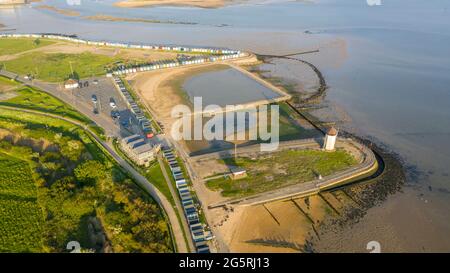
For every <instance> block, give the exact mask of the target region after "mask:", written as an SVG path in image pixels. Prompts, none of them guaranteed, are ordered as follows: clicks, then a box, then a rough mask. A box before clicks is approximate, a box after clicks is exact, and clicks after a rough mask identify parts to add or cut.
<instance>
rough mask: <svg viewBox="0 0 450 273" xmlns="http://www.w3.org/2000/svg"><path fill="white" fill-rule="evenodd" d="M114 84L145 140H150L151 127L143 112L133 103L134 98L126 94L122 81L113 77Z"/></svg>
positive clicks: (151, 135)
mask: <svg viewBox="0 0 450 273" xmlns="http://www.w3.org/2000/svg"><path fill="white" fill-rule="evenodd" d="M114 83H115V85H116V87H117V88H118V89H119V91H120V92H119V93H120V94H121V96H122V97H123V99H124V100H125V101H126V103H127V105H128V107H129V108H130V110H131V112H132V113H133V115H134V117H135V118H136V120H137V121H138V123H139V126H141V129H142V131H143V132H144V135H145V136H146V137H147V138H152V137H153V136H154V133H153V128H152V125H151V120H149V119H148V118H147V117H146V116H145V114H144V112H143V111H142V110H141V108H140V107H139V105H138V104H137V103H136V102H135V101H134V98H133V97H132V96H131V94H130V92H128V90H127V88H126V87H125V84H124V83H123V82H122V80H121V79H120V78H119V77H114Z"/></svg>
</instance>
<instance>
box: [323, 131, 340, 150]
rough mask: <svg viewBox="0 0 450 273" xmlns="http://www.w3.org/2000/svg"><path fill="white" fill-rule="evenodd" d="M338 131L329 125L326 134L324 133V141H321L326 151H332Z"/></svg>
mask: <svg viewBox="0 0 450 273" xmlns="http://www.w3.org/2000/svg"><path fill="white" fill-rule="evenodd" d="M337 134H338V131H337V130H336V129H335V128H334V127H331V128H330V129H329V130H328V132H327V134H326V135H325V141H324V142H323V148H324V149H325V150H327V151H333V150H334V145H335V144H336V138H337Z"/></svg>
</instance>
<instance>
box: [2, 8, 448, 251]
mask: <svg viewBox="0 0 450 273" xmlns="http://www.w3.org/2000/svg"><path fill="white" fill-rule="evenodd" d="M44 2H45V3H50V4H51V3H57V4H58V6H59V7H62V8H64V7H69V6H67V5H66V4H65V2H64V1H56V0H52V1H44ZM111 2H113V1H103V2H99V1H83V0H82V1H81V3H82V5H81V6H71V7H70V8H73V9H76V10H78V11H80V12H81V13H82V15H83V16H85V15H94V14H100V13H102V14H110V15H113V16H120V17H138V18H148V19H158V20H174V21H187V22H194V23H197V24H198V25H176V24H145V23H126V22H97V21H85V20H80V18H77V17H74V18H70V17H65V16H63V15H58V14H55V13H52V12H50V11H41V10H35V9H32V8H29V7H23V8H17V9H12V10H0V23H3V24H6V25H7V27H8V28H14V29H17V31H18V32H62V33H67V34H74V33H75V34H78V35H80V36H81V37H86V38H96V39H108V40H123V41H133V42H137V41H142V42H154V43H177V44H186V45H206V46H227V47H233V48H240V49H244V50H252V51H255V52H257V53H266V54H285V53H294V52H300V51H304V50H310V49H316V48H319V49H320V53H319V54H309V55H299V56H297V57H300V58H304V59H305V60H308V61H311V62H312V63H314V64H315V65H317V66H318V67H319V68H320V70H321V71H322V72H323V73H324V75H325V77H326V80H327V83H328V85H329V86H330V88H329V89H328V95H327V96H326V101H325V104H326V105H327V106H329V108H328V109H340V110H341V111H342V112H344V113H345V116H348V119H347V118H346V119H345V120H343V119H342V120H337V121H338V125H339V126H340V127H342V128H347V129H349V130H351V131H354V132H356V133H358V134H360V135H366V136H370V137H372V138H374V139H375V140H377V141H378V142H380V143H382V144H384V145H386V146H387V147H388V148H389V149H391V150H393V151H395V152H396V153H398V154H399V155H400V156H401V157H402V158H403V160H404V161H405V164H406V165H407V166H412V167H409V168H408V174H409V177H410V179H409V180H408V183H407V185H406V187H404V189H403V192H399V193H396V194H394V195H391V196H390V197H388V200H387V201H386V202H384V203H382V204H381V205H379V206H377V207H374V208H372V209H369V211H368V213H367V215H366V216H365V217H364V218H363V219H362V220H361V221H360V223H358V224H356V225H355V226H353V227H351V228H348V229H344V230H341V231H339V233H337V234H334V235H333V236H334V237H335V238H337V239H339V238H341V239H342V240H338V241H339V244H330V245H329V246H327V247H323V249H326V250H329V251H339V250H351V251H366V249H365V242H367V240H378V241H380V242H381V243H382V249H384V250H387V251H388V250H391V251H449V250H450V237H449V236H448V234H449V233H450V221H449V219H450V209H448V208H449V207H450V177H449V172H450V171H449V170H448V166H449V165H450V146H449V145H447V142H448V138H449V136H450V91H449V86H450V77H449V72H450V58H449V56H450V47H449V46H448V45H449V44H450V19H448V18H450V17H449V15H450V14H449V13H450V2H449V1H446V0H431V1H419V0H411V1H403V0H390V1H388V0H382V1H381V2H382V5H381V6H374V7H371V6H368V5H367V4H366V1H364V0H340V1H338V0H325V1H318V3H299V2H284V1H275V3H271V4H268V5H254V4H251V5H239V6H230V7H226V8H221V9H215V10H214V9H196V8H167V7H158V8H143V9H118V8H115V7H112V6H111ZM219 26H220V27H219ZM306 30H310V31H312V33H314V34H305V31H306ZM274 65H275V66H281V65H282V66H283V68H280V69H277V73H278V74H277V75H278V76H279V75H280V74H281V75H282V74H285V76H286V78H288V79H289V80H291V81H292V80H293V79H294V80H295V78H296V77H295V74H296V73H302V69H299V68H298V67H297V64H295V62H277V61H275V62H274ZM298 78H300V79H302V77H298ZM307 84H308V88H311V85H314V81H313V80H311V81H307ZM330 116H331V117H335V115H330ZM339 117H340V116H339ZM417 171H418V174H417ZM353 235H354V236H353ZM323 244H325V245H326V242H324V243H323ZM319 250H320V249H319Z"/></svg>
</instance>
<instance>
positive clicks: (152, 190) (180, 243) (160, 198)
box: [0, 106, 188, 253]
mask: <svg viewBox="0 0 450 273" xmlns="http://www.w3.org/2000/svg"><path fill="white" fill-rule="evenodd" d="M0 108H4V109H13V110H16V111H22V112H27V113H34V114H38V115H44V116H48V117H52V118H57V119H60V120H64V121H67V122H70V123H72V124H74V125H77V126H79V127H81V128H83V129H84V130H85V131H86V132H88V133H89V134H90V135H92V137H94V139H95V140H96V141H97V142H98V143H99V144H100V145H102V146H103V148H105V149H106V150H107V151H108V153H109V154H110V155H111V156H112V157H113V158H114V160H116V161H117V163H118V164H119V165H120V166H121V167H122V168H124V169H125V170H126V171H127V172H128V173H129V174H130V175H131V176H132V177H133V178H134V180H135V181H136V183H138V184H139V186H141V187H142V188H143V189H144V190H145V191H146V192H147V193H148V194H150V195H151V196H152V198H153V199H154V200H155V201H156V202H157V203H158V204H159V205H160V207H162V208H163V210H164V212H165V213H166V215H167V217H168V219H169V221H170V225H171V227H172V233H173V236H174V237H175V242H176V244H177V249H178V252H181V253H187V252H188V248H187V246H186V242H185V240H184V236H183V231H182V228H181V225H180V222H179V221H178V218H177V215H176V213H175V210H174V208H173V207H172V205H171V204H170V202H169V200H168V199H167V198H166V197H165V196H164V195H163V194H162V193H161V192H160V191H159V190H158V189H157V188H156V187H155V186H153V185H152V184H151V183H150V182H149V181H148V180H147V179H146V178H145V177H144V176H142V175H141V174H140V173H139V172H137V171H136V170H135V169H134V168H133V167H132V166H131V165H130V164H129V163H128V162H126V161H125V160H124V159H123V158H122V157H120V156H119V155H118V154H117V153H116V152H115V151H114V148H113V145H112V143H108V142H105V141H103V140H101V139H100V138H99V137H98V136H97V135H96V134H95V133H94V132H93V131H91V130H90V129H89V128H88V127H87V126H86V125H85V124H83V123H81V122H79V121H76V120H72V119H70V118H65V117H61V116H58V115H54V114H50V113H43V112H39V111H34V110H28V109H22V108H17V107H8V106H0Z"/></svg>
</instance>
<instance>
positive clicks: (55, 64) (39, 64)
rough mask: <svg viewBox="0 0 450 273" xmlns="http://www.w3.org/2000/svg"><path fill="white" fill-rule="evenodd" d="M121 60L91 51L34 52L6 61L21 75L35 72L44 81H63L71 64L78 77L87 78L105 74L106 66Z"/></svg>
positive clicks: (8, 65) (68, 73) (66, 77)
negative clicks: (75, 52)
mask: <svg viewBox="0 0 450 273" xmlns="http://www.w3.org/2000/svg"><path fill="white" fill-rule="evenodd" d="M119 60H120V59H118V58H115V57H109V56H105V55H99V54H93V53H90V52H84V53H80V54H64V53H52V54H46V53H43V52H33V53H29V54H24V55H22V56H20V57H18V58H16V59H13V60H9V61H6V62H4V63H5V64H6V67H7V70H8V71H11V72H14V73H17V74H20V75H26V74H33V75H35V76H36V78H38V79H40V80H43V81H48V82H62V81H64V80H66V79H68V78H69V77H70V75H71V74H72V72H71V68H70V66H71V65H72V69H73V71H74V74H75V77H76V78H77V77H78V78H86V77H92V76H99V75H103V74H105V73H106V72H105V71H106V70H105V67H106V66H108V65H112V64H113V63H114V62H116V61H119Z"/></svg>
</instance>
